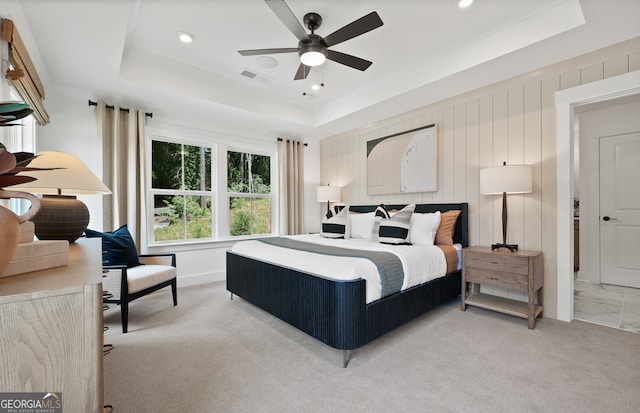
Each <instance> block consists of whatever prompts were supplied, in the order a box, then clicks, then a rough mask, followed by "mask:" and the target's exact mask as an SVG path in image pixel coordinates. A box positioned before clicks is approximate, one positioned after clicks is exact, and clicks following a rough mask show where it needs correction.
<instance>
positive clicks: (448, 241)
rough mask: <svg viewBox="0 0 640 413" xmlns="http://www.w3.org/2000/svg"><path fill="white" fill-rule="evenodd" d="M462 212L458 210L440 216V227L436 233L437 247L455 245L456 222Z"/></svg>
mask: <svg viewBox="0 0 640 413" xmlns="http://www.w3.org/2000/svg"><path fill="white" fill-rule="evenodd" d="M460 212H462V211H459V210H457V209H454V210H451V211H447V212H443V213H441V214H440V226H439V227H438V232H437V233H436V241H435V243H436V245H453V234H454V232H455V230H456V221H457V220H458V215H460Z"/></svg>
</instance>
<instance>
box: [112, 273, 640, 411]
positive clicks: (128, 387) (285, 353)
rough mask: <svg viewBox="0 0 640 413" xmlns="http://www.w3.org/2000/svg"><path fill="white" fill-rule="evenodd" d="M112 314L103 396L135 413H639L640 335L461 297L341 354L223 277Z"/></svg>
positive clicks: (161, 294) (162, 293)
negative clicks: (174, 298) (477, 304)
mask: <svg viewBox="0 0 640 413" xmlns="http://www.w3.org/2000/svg"><path fill="white" fill-rule="evenodd" d="M129 318H130V320H129V333H127V334H122V329H121V325H120V310H119V308H117V307H115V308H111V309H110V310H107V311H106V312H105V325H107V326H109V330H108V331H107V332H106V333H105V343H112V344H114V345H115V348H114V350H113V351H112V352H111V353H110V354H109V355H107V356H105V403H108V404H112V405H113V406H114V412H115V413H124V412H136V413H138V412H141V413H145V412H150V413H151V412H153V413H160V412H193V413H196V412H203V413H205V412H206V413H210V412H638V411H640V334H636V333H631V332H627V331H621V330H615V329H611V328H607V327H603V326H599V325H595V324H589V323H585V322H581V321H573V322H572V323H564V322H561V321H556V320H551V319H541V320H538V322H537V324H536V328H535V330H529V329H527V323H526V320H524V319H520V318H516V317H511V316H508V315H502V314H498V313H495V312H492V311H488V310H483V309H480V308H473V307H472V308H469V309H468V310H467V311H465V312H463V311H461V310H460V304H459V301H454V302H451V303H450V304H447V305H444V306H441V307H439V308H436V309H434V310H432V311H430V312H428V313H426V314H424V315H422V316H421V317H419V318H417V319H416V320H414V321H412V322H410V323H408V324H406V325H404V326H402V327H400V328H398V329H396V330H394V331H392V332H390V333H388V334H386V335H385V336H383V337H381V338H379V339H377V340H375V341H373V342H372V343H369V344H368V345H366V346H364V347H362V348H360V349H358V350H355V351H354V352H353V353H352V355H351V361H350V362H349V366H348V367H347V368H346V369H345V368H342V351H340V350H335V349H332V348H331V347H328V346H326V345H325V344H322V343H321V342H319V341H317V340H315V339H314V338H312V337H310V336H308V335H306V334H304V333H302V332H300V331H298V330H297V329H295V328H293V327H291V326H290V325H288V324H286V323H284V322H283V321H281V320H279V319H277V318H275V317H273V316H271V315H269V314H267V313H266V312H264V311H262V310H260V309H259V308H257V307H255V306H253V305H251V304H249V303H248V302H246V301H244V300H242V299H240V298H237V297H236V298H234V300H230V299H229V293H228V292H227V291H226V289H225V284H224V282H218V283H211V284H205V285H199V286H190V287H184V288H180V289H179V291H178V306H177V307H173V305H172V302H171V293H170V290H169V289H165V290H164V291H158V292H156V293H154V294H151V295H149V296H147V297H144V298H142V299H139V300H137V301H135V302H133V303H132V304H131V305H130V309H129Z"/></svg>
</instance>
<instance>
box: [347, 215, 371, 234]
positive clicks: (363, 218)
mask: <svg viewBox="0 0 640 413" xmlns="http://www.w3.org/2000/svg"><path fill="white" fill-rule="evenodd" d="M349 216H350V217H351V238H362V239H370V238H371V228H373V222H374V221H375V215H374V212H366V213H361V214H360V213H353V212H352V213H351V214H350V215H349Z"/></svg>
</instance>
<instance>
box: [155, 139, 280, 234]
mask: <svg viewBox="0 0 640 413" xmlns="http://www.w3.org/2000/svg"><path fill="white" fill-rule="evenodd" d="M152 133H153V132H152ZM204 139H205V138H204V137H203V138H202V140H203V141H204ZM197 142H200V137H196V138H195V140H190V141H189V142H185V141H181V139H180V138H179V137H166V135H164V136H162V137H160V136H158V135H156V136H151V137H150V141H149V144H150V148H151V150H150V152H151V157H150V158H151V162H150V163H149V165H150V171H149V173H150V175H149V176H150V178H149V179H150V182H151V188H150V190H149V195H150V198H149V204H150V209H151V208H153V209H152V210H151V211H150V212H149V220H150V221H149V225H150V228H149V240H150V242H151V243H155V244H161V243H169V242H171V243H174V244H175V243H180V242H185V243H190V242H196V241H212V240H223V239H229V238H232V237H237V236H252V235H256V236H257V235H265V234H271V233H272V227H273V219H272V217H273V208H274V202H273V194H272V187H273V183H272V179H274V176H273V175H274V174H273V173H272V170H271V167H272V164H271V156H269V155H265V154H264V152H263V153H252V152H250V151H245V150H237V149H234V150H232V149H228V148H227V146H226V145H225V144H223V143H216V144H209V145H204V144H201V143H197ZM257 150H262V149H257ZM265 151H268V149H265ZM225 187H226V188H225ZM225 190H226V193H225Z"/></svg>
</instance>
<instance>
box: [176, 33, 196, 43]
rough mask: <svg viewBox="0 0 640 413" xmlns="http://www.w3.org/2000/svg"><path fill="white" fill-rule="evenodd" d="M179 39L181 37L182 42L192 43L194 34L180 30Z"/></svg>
mask: <svg viewBox="0 0 640 413" xmlns="http://www.w3.org/2000/svg"><path fill="white" fill-rule="evenodd" d="M178 39H180V41H181V42H182V43H191V42H193V35H192V34H191V33H188V32H178Z"/></svg>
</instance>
